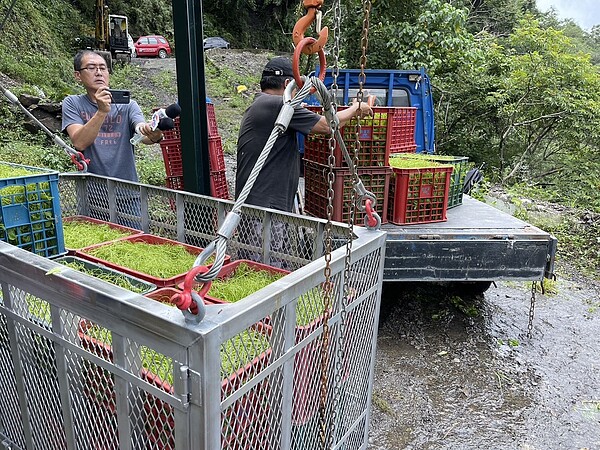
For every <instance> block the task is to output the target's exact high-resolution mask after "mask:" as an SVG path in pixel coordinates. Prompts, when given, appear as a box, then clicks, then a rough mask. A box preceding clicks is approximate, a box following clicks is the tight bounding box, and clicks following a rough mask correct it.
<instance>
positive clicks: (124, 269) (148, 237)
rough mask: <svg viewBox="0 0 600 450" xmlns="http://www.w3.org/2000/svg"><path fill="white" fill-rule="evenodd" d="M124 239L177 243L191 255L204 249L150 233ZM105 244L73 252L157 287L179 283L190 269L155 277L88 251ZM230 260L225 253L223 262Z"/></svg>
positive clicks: (158, 243)
mask: <svg viewBox="0 0 600 450" xmlns="http://www.w3.org/2000/svg"><path fill="white" fill-rule="evenodd" d="M125 240H127V241H131V242H143V243H146V244H156V245H164V244H170V245H178V246H182V247H183V248H185V249H186V250H187V251H188V252H189V253H191V254H192V255H199V254H200V253H201V252H202V250H204V249H203V248H200V247H195V246H193V245H188V244H183V243H181V242H178V241H174V240H172V239H167V238H163V237H159V236H153V235H150V234H140V235H137V236H131V237H128V238H123V239H122V240H121V241H125ZM113 243H114V241H113ZM105 245H111V243H105V244H98V245H94V246H91V247H87V248H86V249H84V250H81V251H77V252H75V254H76V255H77V256H79V257H80V258H83V259H87V260H88V261H94V262H96V263H99V264H103V265H105V266H108V267H111V268H113V269H116V270H120V271H121V272H125V273H127V274H130V275H133V276H134V277H137V278H140V279H142V280H145V281H149V282H150V283H154V284H155V285H156V286H158V287H167V286H175V285H177V284H178V283H180V282H182V281H183V280H184V278H185V276H186V275H187V273H188V272H189V270H191V267H188V268H185V267H184V268H182V269H187V270H186V271H185V272H183V273H180V274H178V275H175V276H172V277H169V278H157V277H154V276H152V275H148V274H146V273H142V272H138V271H137V270H134V269H130V268H129V267H123V266H120V265H119V264H116V263H113V262H111V261H107V260H104V259H101V258H98V257H96V256H93V255H91V254H90V253H89V252H91V251H92V250H94V249H96V248H98V247H102V246H105ZM230 260H231V257H230V256H229V255H226V256H225V262H224V264H228V263H229V261H230ZM209 266H210V265H209Z"/></svg>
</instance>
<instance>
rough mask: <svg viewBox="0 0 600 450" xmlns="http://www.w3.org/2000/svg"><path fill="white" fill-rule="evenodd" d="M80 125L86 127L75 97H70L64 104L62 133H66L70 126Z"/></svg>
mask: <svg viewBox="0 0 600 450" xmlns="http://www.w3.org/2000/svg"><path fill="white" fill-rule="evenodd" d="M73 124H79V125H85V122H84V121H83V118H82V117H81V114H80V113H79V109H78V108H77V106H76V101H75V96H73V95H69V96H68V97H67V98H65V99H64V100H63V103H62V128H61V131H63V132H64V131H66V130H67V127H68V126H69V125H73Z"/></svg>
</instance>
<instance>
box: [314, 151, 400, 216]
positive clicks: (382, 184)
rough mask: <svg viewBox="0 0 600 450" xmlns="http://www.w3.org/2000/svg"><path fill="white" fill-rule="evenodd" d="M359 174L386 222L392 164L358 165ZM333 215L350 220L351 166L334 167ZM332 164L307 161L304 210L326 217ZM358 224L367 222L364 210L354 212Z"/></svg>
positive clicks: (352, 192) (352, 187)
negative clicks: (345, 167) (377, 165)
mask: <svg viewBox="0 0 600 450" xmlns="http://www.w3.org/2000/svg"><path fill="white" fill-rule="evenodd" d="M357 170H358V176H359V177H360V179H361V180H362V182H363V185H364V186H365V189H366V190H368V191H370V192H372V193H373V195H375V198H376V199H377V205H376V206H375V211H377V213H378V214H379V217H381V223H386V222H387V204H388V190H389V183H390V176H391V174H392V171H391V169H390V168H389V167H369V168H362V167H361V168H358V169H357ZM333 171H334V177H335V180H334V183H333V192H334V197H333V217H332V220H335V221H338V222H344V223H347V222H348V219H349V217H350V205H351V201H352V196H353V194H354V186H353V184H352V172H351V171H350V170H349V169H340V168H336V169H333ZM328 173H329V167H328V166H325V165H322V164H316V163H311V162H306V163H305V165H304V180H305V181H304V210H305V211H306V212H307V213H308V214H311V215H313V216H315V217H320V218H323V219H326V218H327V204H328V200H327V191H328V189H329V184H328ZM354 223H355V225H364V214H362V213H361V214H355V216H354Z"/></svg>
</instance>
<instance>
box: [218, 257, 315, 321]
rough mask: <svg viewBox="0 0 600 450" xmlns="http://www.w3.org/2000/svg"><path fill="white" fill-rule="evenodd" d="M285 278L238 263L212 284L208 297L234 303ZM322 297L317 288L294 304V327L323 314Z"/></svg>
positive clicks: (279, 274) (281, 275)
mask: <svg viewBox="0 0 600 450" xmlns="http://www.w3.org/2000/svg"><path fill="white" fill-rule="evenodd" d="M283 276H285V274H283V273H273V272H269V271H267V270H260V269H259V270H257V269H255V268H252V267H251V266H249V265H248V264H246V263H240V265H239V266H237V268H236V269H235V271H234V272H233V273H232V274H231V275H230V276H228V277H227V278H223V279H219V278H217V279H215V280H213V282H212V285H211V287H210V290H209V291H208V295H210V296H211V297H214V298H218V299H220V300H224V301H227V302H229V303H235V302H237V301H240V300H241V299H243V298H246V297H248V296H249V295H250V294H252V293H254V292H256V291H258V290H260V289H262V288H264V287H265V286H268V285H269V284H271V283H273V282H275V281H277V280H279V279H280V278H282V277H283ZM323 299H324V296H323V294H322V291H321V290H320V289H319V288H315V289H313V290H311V291H309V292H308V293H306V294H304V295H303V296H302V298H301V300H299V301H298V303H297V304H296V325H299V326H305V325H308V324H309V323H311V322H312V321H314V320H315V319H316V318H317V317H319V316H320V315H322V314H323Z"/></svg>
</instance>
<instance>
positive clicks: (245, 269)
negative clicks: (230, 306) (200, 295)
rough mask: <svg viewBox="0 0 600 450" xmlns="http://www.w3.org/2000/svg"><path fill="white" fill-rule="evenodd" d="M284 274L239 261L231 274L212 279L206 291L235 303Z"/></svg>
mask: <svg viewBox="0 0 600 450" xmlns="http://www.w3.org/2000/svg"><path fill="white" fill-rule="evenodd" d="M284 275H285V274H283V273H272V272H268V271H266V270H256V269H253V268H252V267H250V266H248V264H246V263H241V264H240V265H239V266H237V268H236V269H235V272H234V273H233V274H232V275H230V276H228V277H227V278H224V279H218V278H217V279H216V280H214V281H213V282H212V285H211V287H210V290H209V291H208V295H210V296H211V297H215V298H218V299H221V300H225V301H227V302H230V303H235V302H237V301H239V300H241V299H243V298H245V297H248V296H249V295H250V294H252V293H253V292H256V291H258V290H260V289H262V288H264V287H265V286H268V285H269V284H271V283H273V282H274V281H277V280H279V279H280V278H281V277H283V276H284Z"/></svg>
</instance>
